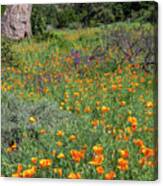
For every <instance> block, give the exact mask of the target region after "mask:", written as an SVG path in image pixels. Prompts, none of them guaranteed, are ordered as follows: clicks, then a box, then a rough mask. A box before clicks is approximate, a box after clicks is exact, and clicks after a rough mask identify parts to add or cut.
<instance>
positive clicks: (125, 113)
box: [2, 23, 157, 180]
mask: <svg viewBox="0 0 163 186" xmlns="http://www.w3.org/2000/svg"><path fill="white" fill-rule="evenodd" d="M154 34H155V32H154V28H153V26H152V25H150V24H144V25H143V26H142V25H140V24H138V23H134V24H127V23H117V24H113V25H109V26H101V27H99V28H87V29H78V30H67V29H65V30H54V31H52V32H51V33H46V34H45V35H42V36H39V37H35V38H32V39H30V40H25V41H20V42H16V43H13V44H12V51H13V52H14V59H16V60H15V61H14V62H13V63H12V64H11V63H8V64H7V63H5V64H2V142H3V144H2V175H5V176H14V177H49V178H52V177H55V178H86V179H87V178H89V179H90V178H91V179H137V180H154V179H156V169H157V158H156V157H157V145H156V135H155V134H156V130H157V126H156V124H157V123H156V120H155V118H156V115H157V112H156V111H157V105H156V103H155V102H154V98H156V95H157V92H156V91H157V90H156V87H157V86H156V78H155V77H156V74H155V73H156V72H155V70H154V68H153V66H152V65H151V64H150V65H147V64H146V63H145V62H146V58H147V59H148V62H149V61H150V60H153V57H154V54H152V53H150V51H153V50H152V49H153V48H152V47H154V43H153V40H151V39H150V38H153V37H154ZM154 88H155V89H154Z"/></svg>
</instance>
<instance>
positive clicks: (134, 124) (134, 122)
mask: <svg viewBox="0 0 163 186" xmlns="http://www.w3.org/2000/svg"><path fill="white" fill-rule="evenodd" d="M128 122H129V123H131V128H132V131H133V132H134V131H136V128H137V119H136V117H131V116H129V117H128Z"/></svg>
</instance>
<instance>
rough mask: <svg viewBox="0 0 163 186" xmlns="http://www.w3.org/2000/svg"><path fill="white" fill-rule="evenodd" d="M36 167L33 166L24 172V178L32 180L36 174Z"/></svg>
mask: <svg viewBox="0 0 163 186" xmlns="http://www.w3.org/2000/svg"><path fill="white" fill-rule="evenodd" d="M36 170H37V168H36V166H33V167H32V168H30V169H26V170H24V171H23V172H22V177H23V178H32V177H33V176H34V175H35V174H36Z"/></svg>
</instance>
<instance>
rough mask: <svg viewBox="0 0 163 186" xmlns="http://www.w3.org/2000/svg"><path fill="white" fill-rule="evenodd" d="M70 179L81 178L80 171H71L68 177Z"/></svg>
mask: <svg viewBox="0 0 163 186" xmlns="http://www.w3.org/2000/svg"><path fill="white" fill-rule="evenodd" d="M67 178H69V179H80V178H81V174H80V173H73V172H71V173H70V174H69V175H68V177H67Z"/></svg>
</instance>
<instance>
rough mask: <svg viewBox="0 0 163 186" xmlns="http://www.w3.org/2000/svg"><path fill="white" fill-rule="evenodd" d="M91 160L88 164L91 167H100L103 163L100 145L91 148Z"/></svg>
mask: <svg viewBox="0 0 163 186" xmlns="http://www.w3.org/2000/svg"><path fill="white" fill-rule="evenodd" d="M93 152H94V155H93V159H92V161H90V162H89V164H91V165H95V166H97V165H101V164H102V163H103V161H104V155H103V147H102V145H95V146H94V147H93Z"/></svg>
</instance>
